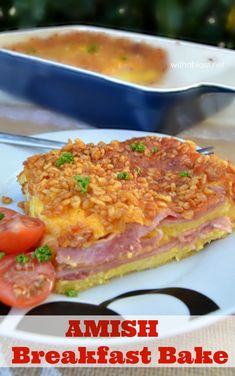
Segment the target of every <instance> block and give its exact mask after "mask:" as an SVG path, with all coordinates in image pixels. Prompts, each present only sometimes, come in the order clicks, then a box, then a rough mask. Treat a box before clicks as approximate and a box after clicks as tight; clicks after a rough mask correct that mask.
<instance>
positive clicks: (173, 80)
mask: <svg viewBox="0 0 235 376" xmlns="http://www.w3.org/2000/svg"><path fill="white" fill-rule="evenodd" d="M74 30H86V31H90V32H103V33H107V34H108V35H111V36H113V37H115V36H118V37H120V36H121V37H125V38H129V39H131V40H134V41H144V42H147V43H149V44H151V45H154V46H159V47H162V48H164V49H165V50H166V52H167V56H168V64H169V69H168V71H167V73H166V74H165V76H164V78H163V79H162V80H161V82H160V83H158V84H156V85H153V86H141V85H135V84H131V83H128V82H124V81H121V80H117V79H113V78H110V77H108V76H104V75H101V74H98V73H94V72H91V71H86V70H84V69H80V68H75V67H71V66H68V65H64V64H61V63H56V62H52V61H49V60H45V59H41V58H38V57H34V56H28V55H24V54H21V53H17V52H12V51H9V50H7V49H6V48H7V45H10V44H13V43H16V42H18V41H25V40H27V38H31V37H32V36H39V37H42V38H43V37H48V36H49V35H51V34H54V33H67V32H71V31H74ZM0 48H1V49H0V88H1V89H2V90H5V91H6V92H9V93H11V94H13V95H15V96H18V97H21V98H24V99H27V100H29V101H31V102H34V103H37V104H39V105H41V106H44V107H47V108H50V109H52V110H54V111H57V112H60V113H63V114H66V115H69V116H71V117H74V118H76V119H79V120H82V121H84V122H86V123H89V124H91V125H93V126H96V127H101V128H119V129H121V128H127V129H137V130H144V131H157V132H164V133H170V134H175V133H178V132H179V131H181V130H183V129H185V128H186V127H188V126H190V125H192V124H193V123H196V122H198V121H200V120H201V119H203V118H205V117H208V116H210V115H211V114H213V113H214V112H216V111H218V110H219V109H220V108H222V107H224V106H225V105H227V104H229V103H230V102H231V100H233V98H234V92H235V74H234V73H235V68H234V67H235V52H234V51H231V50H225V49H219V48H215V47H209V46H202V45H198V44H194V43H188V42H181V41H177V40H172V39H167V38H159V37H154V36H148V35H142V34H137V33H130V32H126V31H117V30H111V29H104V28H97V27H90V26H66V27H52V28H40V29H34V30H28V31H20V32H15V31H14V32H7V33H1V34H0Z"/></svg>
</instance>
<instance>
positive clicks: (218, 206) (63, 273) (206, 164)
mask: <svg viewBox="0 0 235 376" xmlns="http://www.w3.org/2000/svg"><path fill="white" fill-rule="evenodd" d="M66 153H67V154H66ZM65 154H66V155H70V156H72V157H71V158H70V160H67V161H66V162H65V163H62V164H59V163H58V161H60V160H62V159H63V156H64V155H65ZM61 158H62V159H61ZM18 180H19V182H20V184H21V186H22V190H23V193H24V194H25V195H26V198H27V200H26V202H25V204H24V209H25V211H26V212H27V214H29V215H31V216H34V217H37V218H40V219H41V220H42V221H44V222H45V224H46V235H45V237H44V239H43V244H48V245H50V246H51V247H52V248H53V249H54V250H55V252H56V263H57V264H56V265H57V266H56V268H57V282H56V285H55V291H57V292H65V291H66V289H68V288H69V289H70V288H73V289H75V290H84V289H86V288H89V287H91V286H94V285H98V284H102V283H104V282H106V281H107V280H108V279H110V278H112V277H116V276H122V275H124V274H126V273H129V272H132V271H139V270H144V269H147V268H152V267H156V266H159V265H161V264H164V263H166V262H168V261H170V260H172V259H177V260H180V259H181V258H183V257H186V256H187V255H189V254H191V253H193V252H197V251H199V250H200V249H202V248H203V247H204V245H205V244H207V243H209V242H211V241H212V240H215V239H219V238H222V237H224V236H226V235H227V234H229V233H230V232H231V231H232V227H233V223H234V220H235V204H234V198H235V167H234V166H233V165H232V163H231V162H229V161H224V160H222V159H220V158H219V157H218V156H216V155H211V156H207V155H201V154H200V153H198V152H197V151H196V146H195V144H194V143H193V142H191V141H186V142H181V141H179V140H177V139H175V138H160V137H154V136H147V137H143V138H134V139H130V140H127V141H124V142H119V141H112V142H110V143H109V144H105V143H103V142H99V143H98V144H97V145H94V144H84V143H83V142H82V141H81V140H79V139H77V140H75V142H72V141H71V140H69V141H68V143H67V145H66V146H65V147H63V148H62V149H60V150H52V151H50V152H49V153H46V154H41V155H34V156H32V157H30V158H28V159H27V161H25V163H24V169H23V171H22V172H21V173H20V175H19V176H18ZM84 184H85V185H84ZM84 187H85V188H84Z"/></svg>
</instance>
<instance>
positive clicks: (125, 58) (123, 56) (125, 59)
mask: <svg viewBox="0 0 235 376" xmlns="http://www.w3.org/2000/svg"><path fill="white" fill-rule="evenodd" d="M120 60H122V61H127V60H128V56H127V55H121V56H120Z"/></svg>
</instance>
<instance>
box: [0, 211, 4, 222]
mask: <svg viewBox="0 0 235 376" xmlns="http://www.w3.org/2000/svg"><path fill="white" fill-rule="evenodd" d="M4 217H5V214H3V213H0V221H1V220H2V219H3V218H4Z"/></svg>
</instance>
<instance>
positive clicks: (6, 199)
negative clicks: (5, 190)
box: [2, 196, 13, 205]
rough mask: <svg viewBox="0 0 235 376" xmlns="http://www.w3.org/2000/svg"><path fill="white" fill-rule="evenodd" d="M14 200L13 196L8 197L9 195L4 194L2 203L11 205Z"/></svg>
mask: <svg viewBox="0 0 235 376" xmlns="http://www.w3.org/2000/svg"><path fill="white" fill-rule="evenodd" d="M12 202H13V200H12V198H11V197H8V196H2V203H3V204H4V205H9V204H11V203H12Z"/></svg>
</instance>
